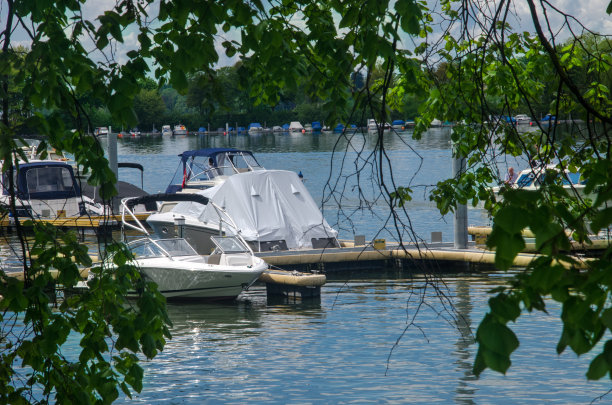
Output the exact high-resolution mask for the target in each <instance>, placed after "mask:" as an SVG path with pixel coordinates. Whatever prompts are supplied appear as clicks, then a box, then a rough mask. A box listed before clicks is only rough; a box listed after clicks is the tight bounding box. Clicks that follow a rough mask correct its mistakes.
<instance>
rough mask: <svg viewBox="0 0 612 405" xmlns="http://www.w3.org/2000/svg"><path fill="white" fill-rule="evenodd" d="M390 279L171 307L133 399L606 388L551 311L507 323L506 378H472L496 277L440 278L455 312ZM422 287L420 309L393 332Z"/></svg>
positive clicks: (339, 398) (413, 284) (384, 398)
mask: <svg viewBox="0 0 612 405" xmlns="http://www.w3.org/2000/svg"><path fill="white" fill-rule="evenodd" d="M390 275H391V276H392V274H384V275H383V276H382V277H381V278H378V279H376V278H375V279H354V280H350V281H348V282H345V281H344V280H336V281H334V280H331V281H329V282H328V283H327V284H326V285H325V286H324V287H323V289H322V295H321V298H320V300H314V301H312V300H305V301H301V300H299V299H298V300H297V301H288V300H283V299H281V300H280V301H278V300H277V301H274V300H272V301H268V300H267V298H266V296H265V289H264V288H263V287H256V288H254V289H253V290H251V291H249V292H247V293H246V294H244V295H243V296H242V297H241V298H240V299H239V301H238V302H237V303H233V304H218V305H212V304H169V307H168V310H169V313H170V317H171V319H172V321H173V323H174V326H173V329H172V334H173V338H172V340H171V341H169V342H168V343H167V345H166V348H165V349H164V351H163V352H162V353H161V354H160V355H159V356H158V357H157V358H155V360H153V361H151V362H148V363H144V367H145V386H144V389H143V392H142V393H141V394H140V395H138V396H137V397H136V398H135V401H137V402H143V403H193V404H198V403H237V404H239V403H246V402H257V403H264V402H273V403H407V402H415V403H452V402H454V403H466V404H471V403H525V402H530V403H588V402H590V401H591V400H592V399H594V398H595V397H597V396H599V395H601V394H603V393H605V391H606V390H607V389H608V388H607V387H608V386H609V384H608V383H607V382H606V381H602V382H587V381H586V379H585V377H584V373H585V372H586V369H587V365H588V359H586V358H579V359H577V358H576V357H575V356H574V355H573V354H570V353H565V354H563V355H561V356H557V355H556V353H555V345H556V340H557V338H558V335H559V333H560V327H559V322H558V317H557V310H556V309H552V310H551V312H552V313H551V315H545V314H530V315H525V316H524V319H522V320H521V321H520V322H519V323H518V325H515V326H513V329H514V330H515V331H516V333H517V335H518V336H519V338H520V340H521V347H520V348H519V349H518V351H517V352H516V353H515V354H514V355H513V356H512V361H513V366H512V368H511V369H510V371H509V372H508V374H507V375H506V376H503V375H499V374H497V373H493V372H491V371H489V370H488V371H485V372H484V374H483V375H482V376H481V378H479V379H477V378H475V377H474V376H473V375H472V373H471V367H472V362H473V359H474V355H475V351H476V346H475V345H474V344H473V337H472V333H471V330H470V326H471V327H475V325H476V324H477V323H478V322H479V321H480V319H481V318H482V316H483V315H484V312H485V310H486V302H487V299H488V296H487V294H486V291H488V290H489V289H490V288H492V287H494V286H496V285H498V284H499V282H500V280H501V279H503V278H504V277H498V276H496V275H493V276H492V277H489V276H469V277H468V276H448V277H446V278H445V279H444V280H445V284H446V287H445V288H448V290H447V294H449V296H450V297H451V298H452V301H453V303H454V305H455V308H456V309H457V312H458V314H459V317H454V316H452V315H451V314H449V313H448V312H446V310H445V308H444V306H443V305H442V303H441V302H440V300H439V299H438V298H436V297H435V296H434V291H433V289H432V288H431V287H429V288H428V289H424V283H423V281H422V280H420V279H418V278H416V279H411V278H406V277H407V276H403V275H401V274H400V275H399V278H394V277H391V278H390V277H389V276H390ZM422 293H424V294H425V298H426V303H427V304H429V306H425V307H421V309H420V311H419V314H418V315H417V317H416V319H415V321H414V323H415V324H414V325H412V326H410V327H409V328H408V329H406V331H405V334H403V336H402V333H403V332H404V329H405V328H406V326H407V323H408V322H410V320H411V319H412V317H413V315H414V313H415V310H416V308H417V304H418V303H419V302H420V299H419V297H420V295H421V294H422ZM400 337H401V339H400ZM398 339H399V341H398ZM396 342H397V346H395V348H394V345H395V344H396ZM392 349H393V350H392ZM604 380H605V379H604ZM609 399H610V400H612V398H609Z"/></svg>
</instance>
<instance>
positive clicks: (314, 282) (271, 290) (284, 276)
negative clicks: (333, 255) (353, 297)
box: [257, 269, 327, 298]
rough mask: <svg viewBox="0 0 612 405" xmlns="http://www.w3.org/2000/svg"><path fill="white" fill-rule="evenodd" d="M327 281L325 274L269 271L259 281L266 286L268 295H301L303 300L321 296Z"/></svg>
mask: <svg viewBox="0 0 612 405" xmlns="http://www.w3.org/2000/svg"><path fill="white" fill-rule="evenodd" d="M326 280H327V277H325V274H315V273H301V272H299V271H286V270H277V269H269V270H266V271H264V272H263V274H262V275H261V276H260V277H259V279H258V280H257V281H258V282H260V283H265V284H266V293H267V294H268V295H285V296H291V295H293V296H294V297H295V296H296V295H297V294H299V295H300V296H301V297H302V298H309V297H318V296H320V295H321V286H323V285H324V284H325V282H326Z"/></svg>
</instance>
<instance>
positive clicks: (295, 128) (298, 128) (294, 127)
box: [289, 121, 304, 132]
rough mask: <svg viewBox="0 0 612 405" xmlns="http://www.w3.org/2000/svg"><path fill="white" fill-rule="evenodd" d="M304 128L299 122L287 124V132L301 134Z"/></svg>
mask: <svg viewBox="0 0 612 405" xmlns="http://www.w3.org/2000/svg"><path fill="white" fill-rule="evenodd" d="M303 129H304V127H303V126H302V124H301V123H300V122H299V121H291V124H289V132H302V130H303Z"/></svg>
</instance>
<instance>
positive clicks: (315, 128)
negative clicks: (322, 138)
mask: <svg viewBox="0 0 612 405" xmlns="http://www.w3.org/2000/svg"><path fill="white" fill-rule="evenodd" d="M322 128H323V127H322V126H321V123H320V122H319V121H313V122H312V130H313V131H320V130H321V129H322Z"/></svg>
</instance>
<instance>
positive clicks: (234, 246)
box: [210, 235, 252, 253]
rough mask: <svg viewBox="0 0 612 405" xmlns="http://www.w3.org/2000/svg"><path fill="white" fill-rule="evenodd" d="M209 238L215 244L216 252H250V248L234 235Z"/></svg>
mask: <svg viewBox="0 0 612 405" xmlns="http://www.w3.org/2000/svg"><path fill="white" fill-rule="evenodd" d="M210 240H211V241H212V242H213V243H214V244H215V246H216V248H215V252H216V253H252V251H251V249H250V248H249V247H248V246H246V245H245V244H244V242H243V241H242V240H241V239H240V238H239V237H237V236H234V235H225V236H211V237H210ZM215 252H214V253H215Z"/></svg>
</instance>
